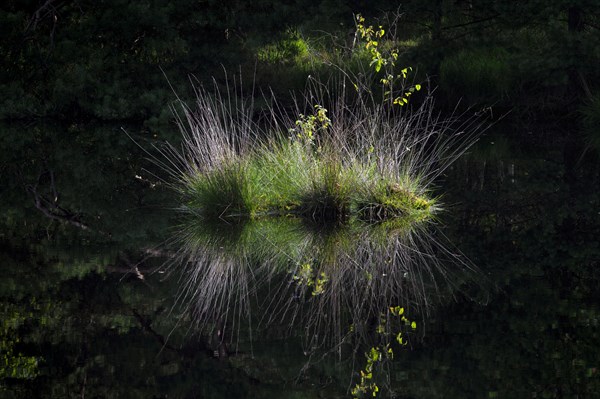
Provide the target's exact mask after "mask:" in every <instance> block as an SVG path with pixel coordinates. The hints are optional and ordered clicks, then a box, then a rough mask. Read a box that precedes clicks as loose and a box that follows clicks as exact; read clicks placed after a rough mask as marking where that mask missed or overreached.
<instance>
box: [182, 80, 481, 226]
mask: <svg viewBox="0 0 600 399" xmlns="http://www.w3.org/2000/svg"><path fill="white" fill-rule="evenodd" d="M346 83H347V82H344V81H341V83H340V84H339V86H341V87H342V90H341V92H340V93H336V94H335V95H330V93H329V92H328V91H327V90H328V89H323V87H330V84H329V83H328V85H323V86H319V85H318V84H315V86H314V87H313V89H312V90H311V91H309V92H308V94H306V96H305V98H304V100H303V101H297V102H296V104H297V105H296V109H295V110H294V111H292V112H289V111H287V112H286V111H284V110H280V109H278V108H277V105H276V104H275V103H274V100H272V101H271V102H272V103H273V104H275V105H273V106H271V107H270V108H269V109H268V111H267V112H263V113H262V114H259V115H257V114H256V113H255V112H254V108H253V107H252V103H251V102H249V103H245V102H244V101H243V100H240V98H241V97H240V96H236V95H234V94H230V95H228V96H227V97H223V96H220V95H216V96H215V95H212V96H211V95H209V94H208V93H207V92H206V91H204V90H198V93H197V94H198V99H197V104H196V108H195V109H192V108H190V107H183V108H182V109H183V112H180V113H179V118H178V120H179V125H180V127H181V130H182V132H183V133H184V145H183V150H182V151H177V150H174V149H172V150H171V152H172V154H176V155H177V157H178V159H179V161H180V162H176V161H174V162H173V165H174V167H172V168H171V170H172V171H173V173H174V174H175V175H176V177H177V184H176V186H177V189H178V190H179V192H180V193H181V194H182V195H183V197H184V203H185V208H186V209H188V210H190V211H192V212H193V213H194V214H196V215H199V216H200V217H202V218H204V219H210V220H230V219H234V218H245V219H259V218H264V217H273V216H296V217H303V218H307V219H311V220H313V221H338V222H343V221H346V220H348V219H350V218H354V217H358V218H360V219H363V220H367V221H382V220H387V219H390V218H396V217H402V218H405V219H406V217H407V216H408V217H411V218H413V219H414V220H415V221H426V220H431V219H432V218H433V216H434V214H435V212H436V210H438V209H439V204H438V201H437V200H436V199H435V198H433V197H432V196H431V194H430V191H429V190H430V186H431V183H432V182H433V180H434V179H435V178H436V177H437V176H438V175H440V174H441V173H443V171H444V170H445V168H446V167H447V166H448V165H449V164H450V163H451V162H452V161H453V160H454V159H456V158H457V157H458V156H459V155H460V154H462V153H463V152H464V151H465V150H466V149H467V148H468V146H469V145H470V144H471V143H472V142H473V140H472V139H473V136H472V134H468V133H465V131H467V129H468V128H469V127H472V126H471V125H470V124H472V123H473V121H472V120H467V122H466V123H465V122H462V123H461V122H459V120H460V119H459V118H450V119H442V118H440V117H439V116H437V115H435V114H434V113H433V112H432V99H431V97H425V98H424V99H423V101H422V103H421V104H419V105H414V106H412V108H411V109H408V108H406V109H403V110H402V111H400V110H398V109H396V108H394V107H390V106H389V105H388V104H377V103H376V102H375V101H373V99H372V97H361V96H360V95H357V94H356V93H346V92H344V89H343V87H345V84H346ZM321 104H327V106H328V108H329V110H327V109H325V108H324V106H323V105H321Z"/></svg>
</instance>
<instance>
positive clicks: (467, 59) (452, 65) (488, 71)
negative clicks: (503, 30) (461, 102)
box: [440, 47, 516, 103]
mask: <svg viewBox="0 0 600 399" xmlns="http://www.w3.org/2000/svg"><path fill="white" fill-rule="evenodd" d="M511 62H512V61H511V59H510V54H509V53H508V51H507V50H505V49H504V48H502V47H492V48H469V49H465V50H462V51H459V52H457V53H456V54H454V55H451V56H449V57H447V58H445V59H444V60H443V61H442V64H441V66H440V86H441V88H442V90H443V91H444V92H445V93H447V94H448V96H450V97H453V98H452V99H454V96H456V95H458V96H460V97H462V98H464V99H466V100H467V101H469V102H478V103H479V102H486V101H490V100H491V99H504V98H506V97H507V96H509V94H510V93H512V92H514V87H515V86H516V83H515V79H514V75H515V71H514V67H513V66H512V65H511Z"/></svg>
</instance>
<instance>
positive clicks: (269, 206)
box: [183, 138, 435, 222]
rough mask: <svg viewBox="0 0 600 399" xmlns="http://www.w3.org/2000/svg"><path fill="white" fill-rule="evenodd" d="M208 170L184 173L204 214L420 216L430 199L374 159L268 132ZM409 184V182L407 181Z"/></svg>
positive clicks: (186, 188)
mask: <svg viewBox="0 0 600 399" xmlns="http://www.w3.org/2000/svg"><path fill="white" fill-rule="evenodd" d="M233 158H234V159H230V160H228V161H227V162H225V163H224V164H223V165H222V166H220V167H218V168H215V169H212V170H210V171H207V172H201V171H199V170H194V171H193V172H191V173H190V174H189V175H188V176H186V178H185V183H184V185H183V192H184V194H185V196H186V199H187V201H186V202H187V206H188V207H189V208H190V209H192V210H194V211H195V213H196V214H199V215H201V216H202V217H203V218H206V219H222V220H228V219H233V218H249V219H260V218H265V217H274V216H286V215H289V216H298V217H303V218H307V219H311V220H313V221H319V222H325V221H345V220H348V219H349V218H351V217H354V216H356V217H358V218H360V219H364V220H367V221H380V220H384V219H389V218H394V217H407V216H411V217H414V218H415V220H421V221H422V220H425V219H427V217H428V216H431V214H432V213H433V205H434V203H435V201H434V200H432V199H431V198H429V197H427V196H426V195H424V194H417V192H416V190H414V188H412V187H411V184H407V182H406V181H407V180H408V178H406V177H405V178H403V179H396V178H394V176H390V175H386V174H384V173H382V172H379V171H378V170H377V168H376V166H375V163H374V161H372V160H369V159H368V157H367V159H350V160H347V159H343V157H342V154H340V153H339V151H337V150H334V149H332V148H324V147H318V148H317V147H316V146H315V145H313V144H309V143H303V142H301V141H298V140H294V139H289V138H280V139H276V140H269V141H268V142H266V143H263V144H261V145H259V146H257V148H256V149H254V150H253V151H251V153H249V154H247V155H245V156H234V157H233ZM412 185H413V186H414V182H413V184H412Z"/></svg>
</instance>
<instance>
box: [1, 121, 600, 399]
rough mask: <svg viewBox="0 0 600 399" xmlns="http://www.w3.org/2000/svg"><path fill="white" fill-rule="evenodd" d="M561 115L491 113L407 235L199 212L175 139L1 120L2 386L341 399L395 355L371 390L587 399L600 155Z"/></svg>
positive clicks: (78, 392)
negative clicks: (175, 178) (187, 193)
mask: <svg viewBox="0 0 600 399" xmlns="http://www.w3.org/2000/svg"><path fill="white" fill-rule="evenodd" d="M555 128H556V127H545V126H537V127H536V131H535V132H534V133H531V132H530V130H531V127H530V126H528V127H526V126H523V125H519V124H517V123H513V124H508V123H507V124H503V125H498V126H495V127H494V128H493V129H491V130H489V131H488V132H486V133H485V134H484V135H483V136H482V137H481V138H480V140H479V142H478V143H477V144H476V145H475V146H474V147H473V148H472V149H471V150H470V151H469V153H468V154H465V155H464V156H462V157H461V158H460V159H459V160H458V161H456V162H455V163H454V164H453V166H452V167H450V168H449V169H447V170H446V171H445V173H444V175H443V176H440V177H439V178H438V179H437V181H436V183H435V189H434V190H435V192H436V194H440V195H441V200H442V201H443V203H444V204H445V209H444V210H443V211H441V212H440V213H439V215H437V217H436V222H435V223H434V224H428V225H427V226H425V227H423V228H417V229H406V228H402V229H399V228H398V227H397V226H396V228H394V226H389V225H388V226H386V225H382V224H381V223H374V224H370V225H368V226H364V225H361V224H360V223H361V222H360V221H355V222H353V223H346V224H345V225H344V226H339V225H336V224H335V223H334V224H329V225H325V226H323V225H315V224H312V223H310V222H307V221H306V220H303V219H302V218H298V217H285V218H278V219H277V220H251V221H246V222H244V223H239V224H231V223H229V224H227V223H224V224H223V223H222V224H216V225H209V224H206V223H201V224H198V223H195V224H194V223H190V222H189V220H182V216H181V213H180V212H177V211H175V209H176V208H177V207H178V206H179V204H178V203H177V201H176V198H175V196H174V195H173V191H172V190H171V189H170V188H169V187H168V184H167V182H165V181H163V180H161V178H160V177H161V176H163V174H161V170H160V168H158V167H157V166H156V165H155V164H153V163H152V162H150V161H148V160H147V158H148V153H147V152H146V151H150V152H151V151H152V143H154V142H156V140H163V139H168V140H170V141H173V140H175V133H173V134H172V135H168V134H166V133H163V134H165V135H166V136H158V137H155V136H154V134H153V133H148V132H142V131H140V130H139V129H138V128H136V127H135V126H128V127H126V130H127V131H128V132H129V134H130V135H131V136H132V137H133V138H134V140H135V142H137V143H138V144H139V145H140V146H141V147H143V148H144V149H142V148H140V146H136V144H135V143H134V142H133V141H132V140H131V138H130V137H128V136H127V135H126V134H124V132H123V130H122V129H121V126H114V125H108V126H106V125H98V124H96V125H67V126H57V125H44V124H33V125H21V124H18V123H12V124H9V125H3V126H2V127H1V128H0V130H1V134H0V142H1V143H2V146H1V149H0V151H2V158H1V159H2V164H1V165H2V166H1V169H0V171H1V176H2V185H1V187H0V190H1V193H2V194H1V196H0V198H1V201H2V209H3V212H2V224H3V226H2V230H1V233H0V234H1V235H0V248H1V249H0V256H1V257H2V271H3V273H2V274H3V278H2V279H1V280H0V297H1V300H2V307H1V309H2V310H1V311H2V329H1V330H0V334H1V340H0V349H1V352H2V358H1V359H0V364H1V365H2V366H1V368H0V390H1V391H2V392H1V393H2V394H1V395H0V396H2V397H7V398H12V397H15V398H31V397H82V398H83V397H127V398H129V397H132V398H135V397H139V398H149V397H156V398H162V397H165V398H166V397H171V398H172V397H175V398H195V397H199V398H234V397H252V398H274V397H275V398H277V397H285V398H336V397H340V398H342V397H351V396H352V394H351V390H352V388H353V387H355V385H356V384H358V383H360V381H361V371H362V372H363V373H365V374H368V370H367V367H368V365H369V356H368V355H369V354H370V353H372V352H371V351H372V350H373V349H375V350H376V351H380V352H381V353H383V352H386V351H387V349H392V352H393V356H391V355H390V356H388V355H386V354H383V355H382V356H381V358H382V360H381V361H375V362H371V363H372V366H373V368H372V371H373V372H372V374H373V378H372V379H370V380H369V381H367V383H370V381H376V382H377V385H378V387H379V389H380V391H379V393H378V396H381V397H390V396H393V397H397V398H417V397H418V398H466V397H473V398H495V397H497V398H511V397H512V398H520V397H532V398H533V397H538V398H539V397H542V398H558V397H573V398H574V397H594V396H595V395H597V392H600V375H599V372H598V367H599V362H598V359H600V346H599V345H598V342H600V341H599V338H600V337H599V336H598V334H599V331H600V330H599V328H598V327H599V326H598V324H599V321H600V320H599V317H600V313H599V311H600V309H599V304H600V288H599V286H598V281H599V280H598V279H599V277H600V271H599V270H600V269H599V268H598V261H599V259H600V248H599V244H598V239H597V237H598V236H599V235H598V233H599V232H600V229H599V226H600V223H599V222H600V212H599V211H598V209H599V208H598V204H599V201H598V199H599V198H598V196H599V193H600V190H599V186H598V182H599V178H598V174H599V167H598V161H597V159H596V158H595V157H594V155H593V154H588V155H587V156H586V157H585V158H582V159H580V160H578V162H575V163H572V162H569V160H568V159H567V162H565V160H564V157H563V143H562V142H560V140H550V139H549V138H550V137H560V135H556V134H554V132H553V131H552V130H551V129H555ZM25 132H26V133H27V134H25ZM386 262H387V263H386ZM390 264H392V265H393V266H394V267H390ZM390 307H391V308H392V309H390ZM382 315H383V316H382ZM402 317H404V318H405V319H406V320H403V319H402ZM413 322H414V324H413ZM399 333H401V336H400V337H398V334H399ZM398 338H401V339H402V340H401V342H400V339H398ZM388 344H389V346H387V345H388Z"/></svg>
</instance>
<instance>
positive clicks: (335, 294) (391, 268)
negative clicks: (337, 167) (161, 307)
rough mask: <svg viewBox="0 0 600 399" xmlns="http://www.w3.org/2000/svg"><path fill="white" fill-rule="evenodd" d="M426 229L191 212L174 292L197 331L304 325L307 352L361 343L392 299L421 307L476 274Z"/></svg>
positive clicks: (395, 223)
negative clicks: (206, 216) (205, 216)
mask: <svg viewBox="0 0 600 399" xmlns="http://www.w3.org/2000/svg"><path fill="white" fill-rule="evenodd" d="M432 230H433V229H432V227H431V226H430V225H423V224H415V223H411V222H410V221H408V220H405V219H402V218H397V219H392V220H388V221H385V222H381V223H373V224H368V223H366V222H362V221H359V220H353V221H351V222H348V223H344V224H337V225H316V224H313V223H311V222H308V221H307V220H306V219H301V218H295V217H277V218H262V219H258V220H245V221H240V223H234V224H227V223H225V222H213V223H210V222H207V221H192V222H189V223H187V224H186V225H185V227H184V229H183V233H182V234H181V241H182V248H181V250H180V257H181V259H182V260H184V262H185V275H184V277H183V278H182V282H183V290H182V294H181V297H180V300H181V301H182V302H183V303H185V305H186V307H187V308H188V310H189V311H191V312H192V313H193V315H194V318H195V320H196V322H197V325H198V327H199V328H200V329H201V330H202V331H203V332H205V333H215V331H216V333H217V334H218V336H219V337H221V339H222V337H223V335H222V332H223V330H224V329H227V327H226V326H228V328H229V331H232V330H233V331H234V333H233V334H232V335H231V337H232V338H233V336H235V335H237V334H239V333H240V331H241V330H242V329H244V328H245V326H246V325H248V327H249V326H250V323H256V324H255V327H256V328H257V329H258V330H260V329H261V328H264V327H269V326H271V325H281V324H285V325H288V326H289V328H290V331H291V332H294V331H298V330H296V329H301V330H302V331H303V333H302V335H303V338H304V342H305V345H306V350H307V351H311V350H315V349H328V348H330V347H331V346H333V347H336V346H338V345H340V344H342V343H344V342H348V341H349V340H353V342H356V343H357V344H365V343H368V342H370V341H372V339H373V337H374V334H375V332H376V330H378V329H379V330H380V329H381V328H382V327H383V328H385V329H391V328H392V326H391V323H388V324H385V323H382V320H386V318H387V317H388V316H389V311H390V307H395V306H399V305H400V306H402V307H405V308H406V309H407V310H408V313H410V314H412V315H414V314H415V313H420V314H422V315H425V314H427V311H428V309H429V307H430V306H431V305H432V304H433V303H435V302H436V301H437V300H438V299H439V298H440V297H441V296H443V295H445V294H451V293H452V288H453V287H456V286H457V285H458V283H459V282H460V281H464V279H465V278H472V277H473V272H474V269H473V267H472V266H471V265H470V264H469V263H468V261H466V260H465V259H463V258H462V257H460V256H458V255H455V254H453V253H452V252H450V251H449V250H448V249H447V248H446V247H445V246H444V244H443V237H442V236H441V235H440V234H438V233H434V232H432ZM244 321H245V322H247V323H249V324H245V322H244ZM380 332H381V331H380ZM387 333H394V332H393V331H391V330H390V331H387ZM395 333H396V334H397V332H395ZM357 339H358V340H357Z"/></svg>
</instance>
